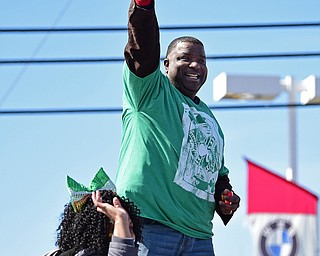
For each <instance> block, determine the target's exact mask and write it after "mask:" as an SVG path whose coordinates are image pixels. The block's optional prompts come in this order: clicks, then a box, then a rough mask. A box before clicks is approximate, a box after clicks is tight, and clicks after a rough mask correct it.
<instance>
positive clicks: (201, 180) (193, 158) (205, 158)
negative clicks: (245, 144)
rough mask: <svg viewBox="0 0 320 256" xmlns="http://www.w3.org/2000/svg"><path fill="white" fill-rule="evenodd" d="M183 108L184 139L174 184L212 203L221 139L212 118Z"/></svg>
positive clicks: (194, 110)
mask: <svg viewBox="0 0 320 256" xmlns="http://www.w3.org/2000/svg"><path fill="white" fill-rule="evenodd" d="M183 107H184V114H183V118H182V123H183V132H184V137H183V140H182V145H181V152H180V158H179V163H178V170H177V172H176V175H175V178H174V182H175V183H176V184H178V185H179V186H181V187H182V188H183V189H185V190H187V191H189V192H191V193H193V194H195V195H196V196H197V197H199V198H201V199H204V200H207V201H210V202H214V190H215V183H216V181H217V178H218V173H219V170H220V168H221V164H222V150H223V139H222V137H221V136H220V134H219V132H218V124H217V122H216V121H215V120H214V118H212V117H211V116H209V115H208V114H206V113H204V112H199V111H198V110H196V109H195V108H192V107H189V106H188V105H186V104H183Z"/></svg>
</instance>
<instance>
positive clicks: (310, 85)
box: [213, 72, 320, 182]
mask: <svg viewBox="0 0 320 256" xmlns="http://www.w3.org/2000/svg"><path fill="white" fill-rule="evenodd" d="M319 82H320V80H319V78H317V77H315V76H314V75H311V76H308V77H307V78H306V79H304V80H302V81H300V82H297V81H295V80H294V79H293V78H292V77H291V76H286V77H285V79H283V80H281V79H280V77H278V76H261V75H230V74H226V73H225V72H222V73H220V74H219V75H218V76H216V77H215V78H214V79H213V99H214V100H215V101H219V100H221V99H244V100H272V99H274V98H276V97H277V96H278V95H279V94H280V93H281V91H283V89H285V91H286V92H287V93H288V96H289V105H290V107H289V127H288V128H289V152H290V153H289V161H290V165H289V167H288V169H287V171H286V177H287V179H288V180H290V181H294V182H295V181H297V172H298V171H297V141H296V138H297V125H296V108H295V106H294V105H295V104H296V102H297V95H298V94H300V103H302V104H306V103H309V102H311V103H320V88H319V86H318V87H317V85H319V84H320V83H319Z"/></svg>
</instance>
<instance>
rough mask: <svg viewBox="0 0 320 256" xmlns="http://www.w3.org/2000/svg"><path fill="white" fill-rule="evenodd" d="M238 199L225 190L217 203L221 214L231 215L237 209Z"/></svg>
mask: <svg viewBox="0 0 320 256" xmlns="http://www.w3.org/2000/svg"><path fill="white" fill-rule="evenodd" d="M239 202H240V197H239V196H238V195H236V194H235V193H233V192H232V191H230V190H229V189H225V190H224V191H223V192H222V194H221V200H220V201H219V205H220V210H221V212H222V214H225V215H231V214H233V213H234V212H235V211H236V210H237V209H238V208H239Z"/></svg>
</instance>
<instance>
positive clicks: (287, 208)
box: [247, 160, 318, 256]
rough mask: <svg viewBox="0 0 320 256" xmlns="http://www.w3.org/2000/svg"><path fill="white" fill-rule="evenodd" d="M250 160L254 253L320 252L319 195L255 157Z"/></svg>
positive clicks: (274, 255) (281, 255)
mask: <svg viewBox="0 0 320 256" xmlns="http://www.w3.org/2000/svg"><path fill="white" fill-rule="evenodd" d="M247 164H248V218H249V223H250V226H251V231H252V234H253V240H254V255H259V256H260V255H262V256H297V255H308V256H316V255H317V241H318V239H317V203H318V198H317V196H316V195H314V194H313V193H311V192H309V191H308V190H306V189H304V188H302V187H301V186H298V185H297V184H295V183H293V182H290V181H287V180H286V179H284V178H283V177H281V176H279V175H277V174H275V173H273V172H271V171H269V170H267V169H266V168H263V167H261V166H259V165H257V164H255V163H253V162H252V161H249V160H247Z"/></svg>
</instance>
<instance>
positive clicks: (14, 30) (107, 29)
mask: <svg viewBox="0 0 320 256" xmlns="http://www.w3.org/2000/svg"><path fill="white" fill-rule="evenodd" d="M304 27H320V22H318V21H316V22H301V23H265V24H228V25H179V26H173V25H168V26H160V30H221V29H222V30H227V29H280V28H304ZM121 31H127V27H121V26H119V27H61V28H48V27H34V28H23V27H20V28H0V33H43V32H54V33H61V32H64V33H70V32H77V33H79V32H81V33H82V32H121Z"/></svg>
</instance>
